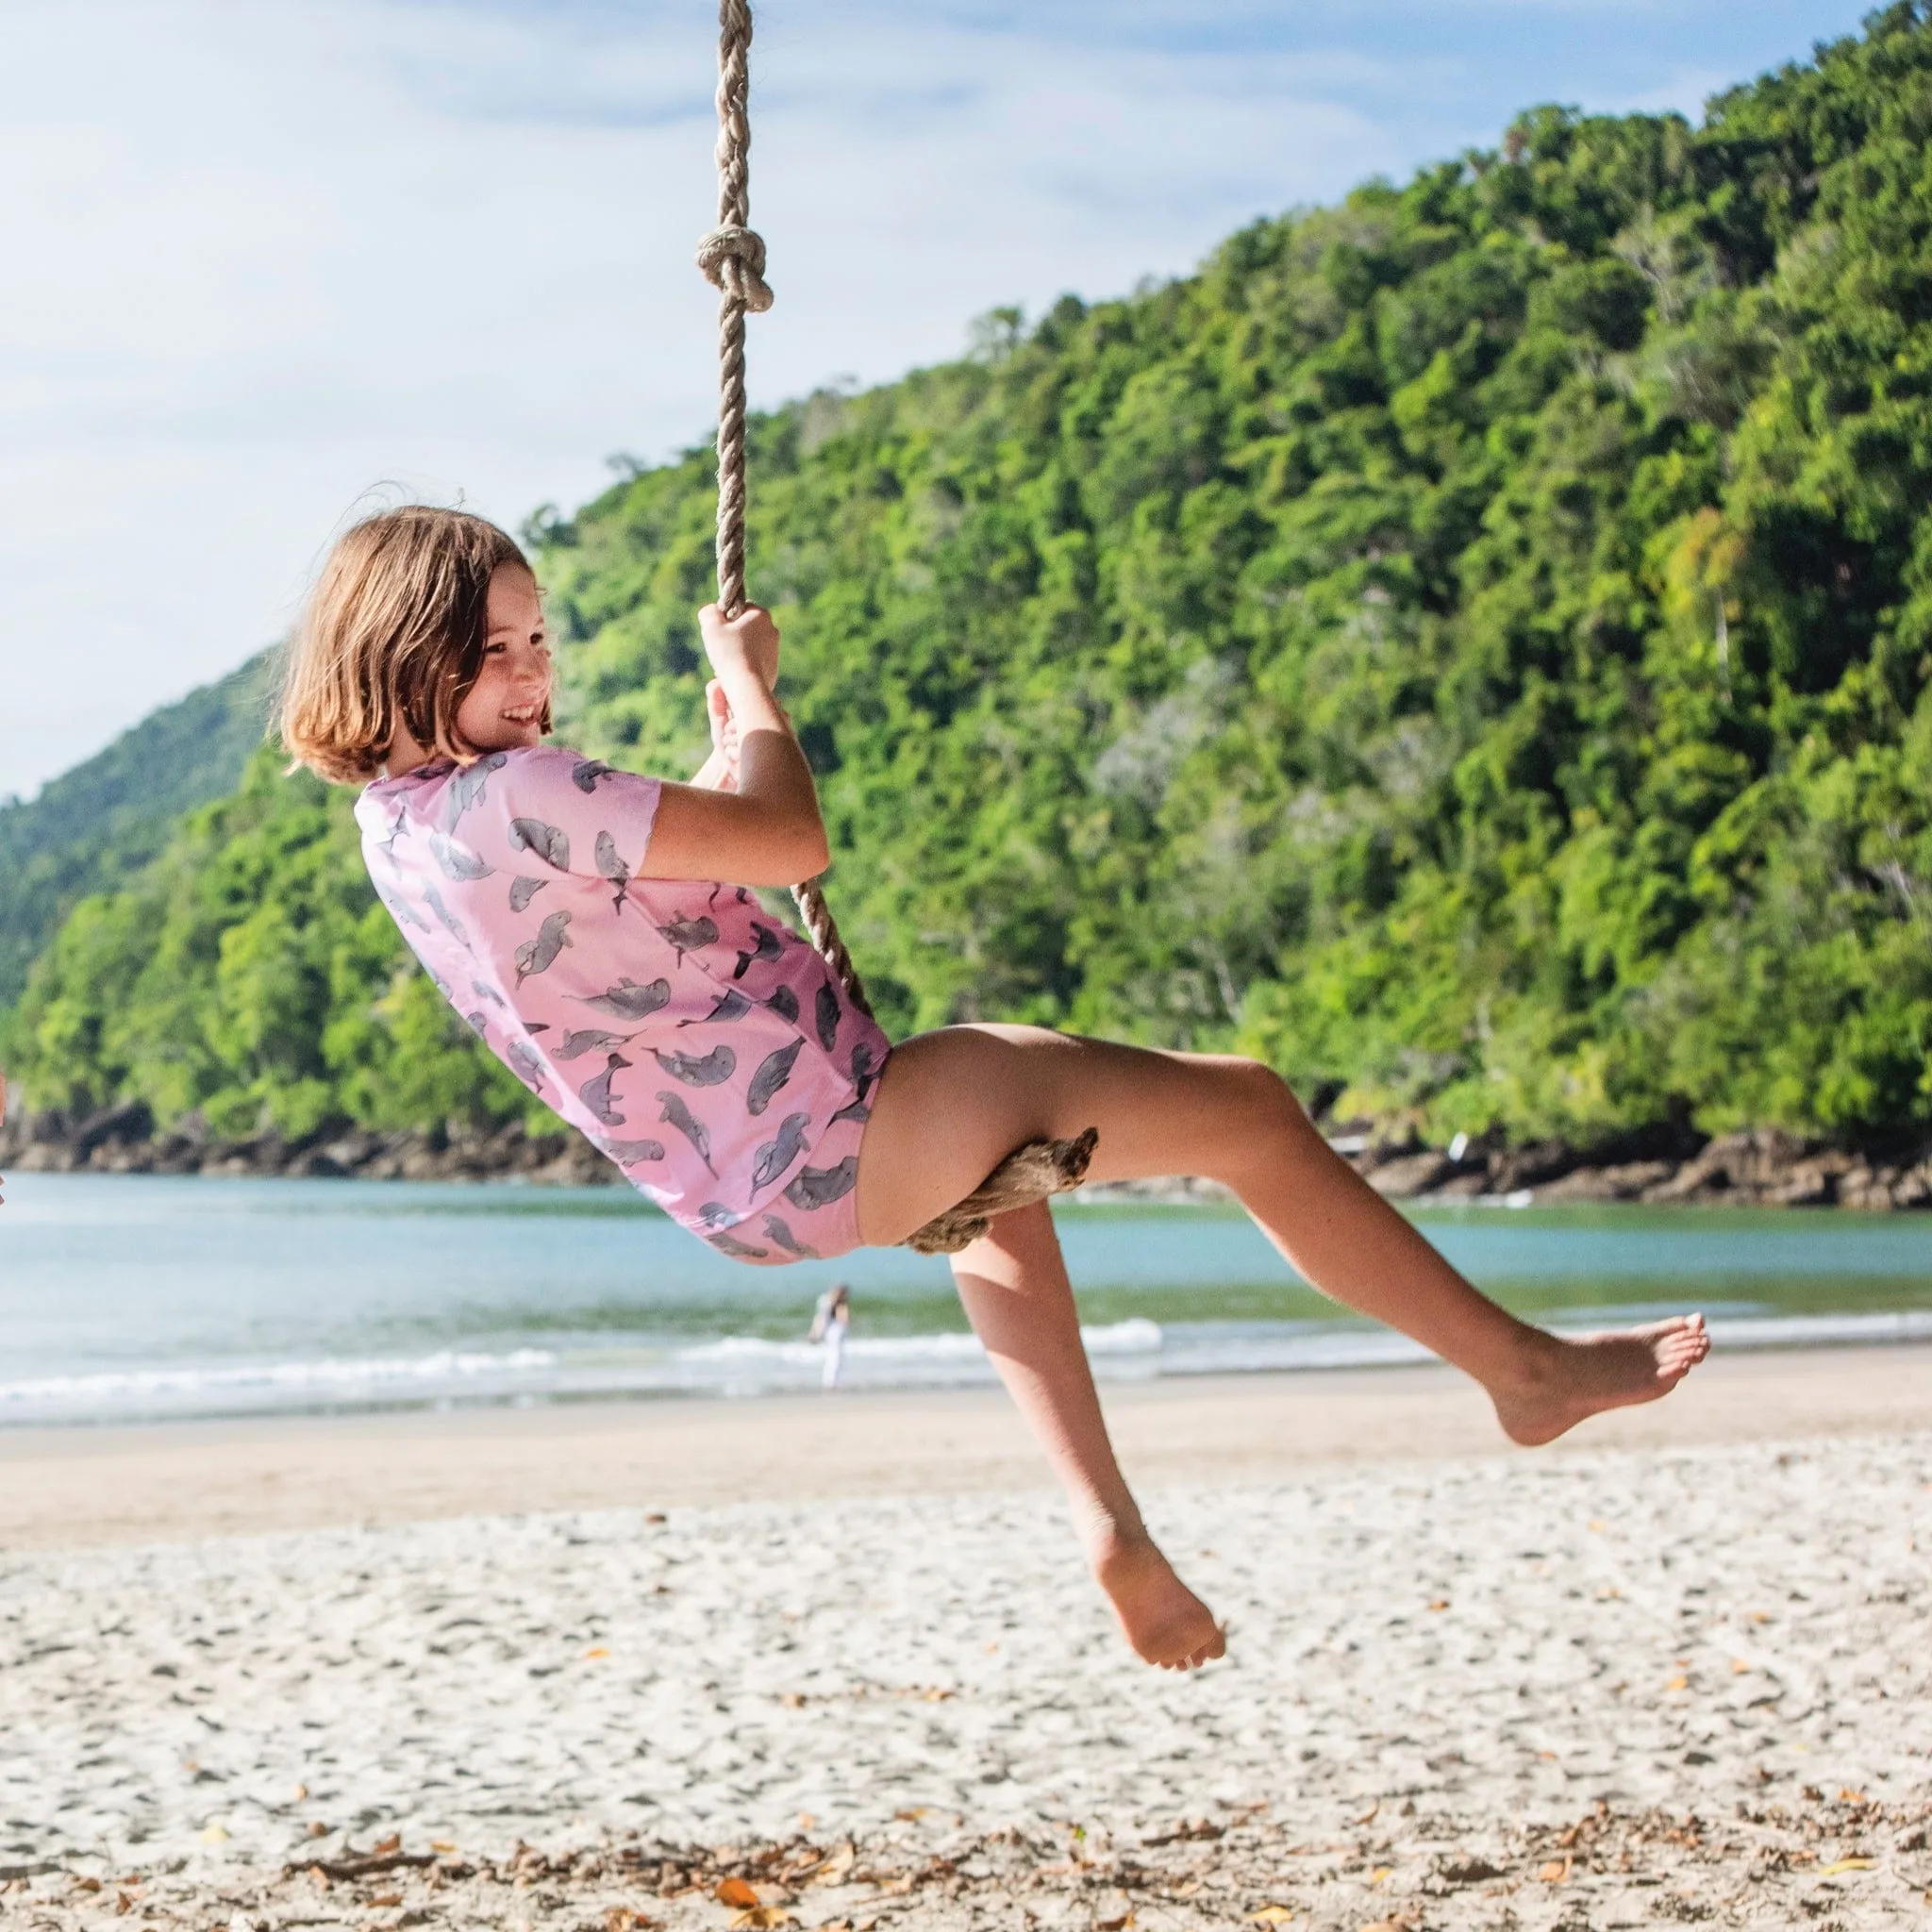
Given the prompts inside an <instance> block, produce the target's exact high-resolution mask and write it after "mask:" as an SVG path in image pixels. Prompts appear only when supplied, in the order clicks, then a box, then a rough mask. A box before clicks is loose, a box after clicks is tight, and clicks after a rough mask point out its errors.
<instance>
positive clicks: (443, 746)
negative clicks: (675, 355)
mask: <svg viewBox="0 0 1932 1932" xmlns="http://www.w3.org/2000/svg"><path fill="white" fill-rule="evenodd" d="M505 563H513V564H516V565H518V566H519V567H520V568H522V569H524V570H528V569H529V567H530V566H529V562H528V559H527V558H525V556H524V553H523V552H522V550H520V549H519V548H518V547H517V544H516V541H515V539H514V538H512V537H510V536H509V535H508V533H507V532H506V531H503V530H500V529H498V528H497V527H496V525H494V524H491V523H486V522H485V521H484V519H483V518H481V517H474V516H471V515H469V514H468V513H467V512H465V511H463V510H456V509H432V508H426V507H422V506H415V505H410V506H406V507H405V508H400V509H386V510H382V511H380V512H378V514H376V515H375V516H373V517H367V518H365V519H364V520H363V521H362V522H361V523H359V524H357V525H354V526H353V527H351V528H350V529H348V530H346V531H345V532H344V533H343V534H342V536H341V538H339V539H338V540H337V542H336V545H335V548H334V549H333V550H331V551H330V552H329V554H328V560H327V561H326V562H325V564H324V565H323V567H322V575H321V576H320V577H319V578H318V579H317V580H316V585H315V589H314V590H313V591H311V592H310V593H309V598H308V607H307V608H305V609H304V611H303V613H302V622H301V624H300V625H299V626H298V628H297V630H296V633H295V640H294V644H293V646H292V648H291V651H290V653H289V668H288V672H287V675H286V676H285V677H284V679H283V683H282V700H281V714H280V724H281V735H282V742H283V743H284V744H285V745H287V746H288V748H289V751H290V754H291V756H292V757H293V758H294V759H295V760H296V762H297V763H298V764H304V765H307V766H308V768H309V770H310V771H312V772H317V773H319V774H321V775H322V776H323V777H325V778H328V779H332V780H334V781H335V782H336V783H338V784H360V783H363V782H364V781H366V780H368V779H370V778H373V777H375V775H376V774H377V773H379V772H380V771H381V770H382V766H383V761H384V759H385V758H387V757H388V756H389V748H390V746H391V743H392V742H393V741H394V739H395V735H396V729H397V726H398V725H400V726H401V727H402V728H403V729H404V730H406V731H408V734H409V736H410V737H411V738H413V739H414V740H415V741H416V742H417V743H418V744H420V745H422V746H423V747H424V748H425V750H427V751H433V752H435V753H436V754H437V755H439V756H441V757H442V758H452V759H454V760H455V761H456V762H457V763H458V764H459V765H460V764H468V763H470V762H471V761H472V760H473V759H475V757H476V755H477V754H476V751H475V747H474V746H473V745H470V744H468V743H466V742H465V741H463V740H462V738H461V737H460V736H459V735H458V731H457V710H458V707H459V706H460V705H461V704H462V702H463V700H464V698H465V697H467V696H468V695H469V692H470V687H471V686H472V685H473V684H475V681H476V674H477V672H478V671H479V670H481V669H482V665H483V645H484V641H485V637H486V633H487V626H488V623H489V619H488V615H487V610H488V605H489V598H490V578H491V573H492V572H493V571H494V570H495V569H496V568H497V566H498V565H499V564H505ZM543 729H544V730H545V731H548V730H549V729H550V714H549V712H548V711H547V710H546V711H545V712H544V714H543Z"/></svg>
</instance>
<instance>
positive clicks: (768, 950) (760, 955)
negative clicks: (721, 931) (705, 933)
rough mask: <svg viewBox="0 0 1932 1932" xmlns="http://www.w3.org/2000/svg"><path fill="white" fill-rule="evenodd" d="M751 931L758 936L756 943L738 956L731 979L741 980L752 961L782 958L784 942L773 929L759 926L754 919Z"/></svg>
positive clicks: (715, 935)
mask: <svg viewBox="0 0 1932 1932" xmlns="http://www.w3.org/2000/svg"><path fill="white" fill-rule="evenodd" d="M751 929H752V931H754V932H755V933H757V934H758V942H757V943H756V944H755V945H754V946H753V947H752V949H751V951H750V952H748V953H741V954H739V956H738V965H737V968H736V970H735V971H734V972H733V973H732V974H731V976H732V978H733V979H742V978H743V977H744V975H745V971H746V969H747V968H748V967H749V966H750V965H751V964H752V962H753V961H754V960H757V959H777V958H783V957H784V953H785V941H783V940H781V939H780V938H779V937H778V935H777V932H776V931H775V930H774V928H773V927H771V926H769V925H760V924H758V921H757V920H756V919H754V920H753V921H752V923H751ZM711 937H712V938H713V939H715V938H716V937H717V934H716V933H715V932H714V933H713V934H712V935H711Z"/></svg>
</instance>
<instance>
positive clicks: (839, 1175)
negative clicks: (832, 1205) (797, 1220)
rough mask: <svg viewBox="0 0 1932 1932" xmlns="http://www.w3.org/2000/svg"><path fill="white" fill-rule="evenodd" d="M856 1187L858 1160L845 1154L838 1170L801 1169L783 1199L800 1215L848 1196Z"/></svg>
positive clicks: (828, 1168)
mask: <svg viewBox="0 0 1932 1932" xmlns="http://www.w3.org/2000/svg"><path fill="white" fill-rule="evenodd" d="M857 1186H858V1155H856V1154H848V1155H847V1156H846V1157H845V1158H844V1159H843V1160H841V1162H840V1163H839V1164H838V1166H837V1167H802V1168H800V1169H799V1170H798V1178H797V1179H796V1180H794V1181H793V1182H792V1183H791V1186H790V1187H789V1188H787V1189H786V1190H785V1198H786V1199H787V1200H788V1201H790V1202H791V1205H792V1206H793V1207H794V1208H798V1209H799V1210H800V1212H802V1213H808V1212H809V1211H810V1210H811V1209H812V1208H823V1207H824V1206H825V1205H826V1204H827V1203H829V1202H832V1201H836V1200H838V1199H839V1198H840V1197H841V1195H844V1194H849V1193H850V1192H851V1191H852V1190H853V1189H854V1188H855V1187H857Z"/></svg>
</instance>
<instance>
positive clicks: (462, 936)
mask: <svg viewBox="0 0 1932 1932" xmlns="http://www.w3.org/2000/svg"><path fill="white" fill-rule="evenodd" d="M423 897H424V900H425V903H426V904H427V906H428V908H429V909H430V911H432V912H433V913H435V914H436V916H437V918H439V919H440V920H441V921H442V923H443V924H444V925H445V926H446V927H447V928H448V930H449V936H450V938H451V939H453V940H455V941H456V942H457V944H458V945H459V946H460V947H462V949H463V951H464V952H466V953H467V952H468V951H469V950H470V935H469V934H468V933H466V932H465V931H464V930H463V922H462V921H461V920H460V919H458V917H457V916H456V914H455V913H454V912H452V911H451V910H450V909H449V908H448V907H447V906H445V905H444V904H443V903H442V894H441V892H439V891H437V890H436V888H435V887H434V886H431V887H429V889H428V890H427V891H425V893H424V894H423Z"/></svg>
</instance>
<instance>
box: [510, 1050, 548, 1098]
mask: <svg viewBox="0 0 1932 1932" xmlns="http://www.w3.org/2000/svg"><path fill="white" fill-rule="evenodd" d="M503 1057H504V1058H505V1059H506V1060H508V1062H509V1070H510V1072H511V1073H513V1074H515V1075H516V1076H517V1078H518V1079H519V1080H521V1081H522V1082H523V1083H524V1085H525V1087H527V1088H528V1089H529V1090H530V1091H531V1092H532V1093H541V1091H543V1062H542V1061H541V1060H540V1059H539V1058H537V1050H536V1048H535V1047H533V1046H531V1045H530V1044H529V1043H528V1042H527V1041H522V1040H512V1041H510V1043H509V1045H508V1046H507V1047H506V1048H505V1049H504V1055H503Z"/></svg>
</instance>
